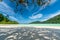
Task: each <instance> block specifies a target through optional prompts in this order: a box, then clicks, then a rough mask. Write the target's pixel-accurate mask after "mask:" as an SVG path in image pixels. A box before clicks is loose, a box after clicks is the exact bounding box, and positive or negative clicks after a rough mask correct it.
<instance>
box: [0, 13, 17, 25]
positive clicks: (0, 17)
mask: <svg viewBox="0 0 60 40" xmlns="http://www.w3.org/2000/svg"><path fill="white" fill-rule="evenodd" d="M0 24H18V22H16V21H11V20H9V19H8V18H7V17H5V16H3V15H2V14H0Z"/></svg>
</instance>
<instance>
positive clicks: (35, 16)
mask: <svg viewBox="0 0 60 40" xmlns="http://www.w3.org/2000/svg"><path fill="white" fill-rule="evenodd" d="M42 16H43V15H42V14H37V15H34V16H31V17H29V18H30V19H37V18H41V17H42Z"/></svg>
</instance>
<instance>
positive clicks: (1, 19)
mask: <svg viewBox="0 0 60 40" xmlns="http://www.w3.org/2000/svg"><path fill="white" fill-rule="evenodd" d="M3 20H4V16H3V15H2V14H0V22H1V21H3Z"/></svg>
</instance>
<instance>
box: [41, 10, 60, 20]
mask: <svg viewBox="0 0 60 40" xmlns="http://www.w3.org/2000/svg"><path fill="white" fill-rule="evenodd" d="M57 15H60V10H59V11H57V12H56V13H53V14H50V15H49V16H48V19H44V20H42V21H46V20H49V19H50V18H53V17H55V16H57Z"/></svg>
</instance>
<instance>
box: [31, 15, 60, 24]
mask: <svg viewBox="0 0 60 40" xmlns="http://www.w3.org/2000/svg"><path fill="white" fill-rule="evenodd" d="M31 24H60V15H58V16H55V17H54V18H51V19H49V20H47V21H44V22H39V21H36V22H32V23H31Z"/></svg>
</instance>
